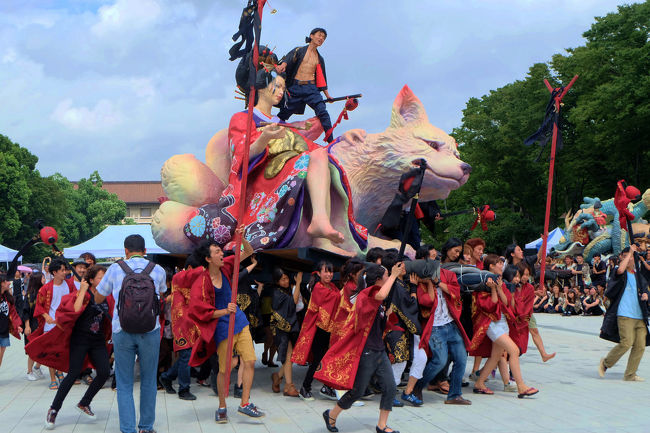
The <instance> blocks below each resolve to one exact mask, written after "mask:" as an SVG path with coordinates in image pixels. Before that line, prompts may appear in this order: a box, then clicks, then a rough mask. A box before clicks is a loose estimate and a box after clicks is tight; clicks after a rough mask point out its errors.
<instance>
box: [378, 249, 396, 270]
mask: <svg viewBox="0 0 650 433" xmlns="http://www.w3.org/2000/svg"><path fill="white" fill-rule="evenodd" d="M398 260H399V252H393V251H391V252H389V253H387V254H384V257H382V258H381V265H382V266H383V267H384V268H386V269H393V266H395V265H396V264H397V262H398ZM382 275H383V274H382Z"/></svg>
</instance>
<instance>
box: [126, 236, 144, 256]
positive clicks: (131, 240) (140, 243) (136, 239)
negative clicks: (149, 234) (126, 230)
mask: <svg viewBox="0 0 650 433" xmlns="http://www.w3.org/2000/svg"><path fill="white" fill-rule="evenodd" d="M124 248H125V249H127V250H129V251H130V252H132V253H143V252H144V250H145V247H144V238H143V237H142V236H140V235H128V236H127V237H125V238H124Z"/></svg>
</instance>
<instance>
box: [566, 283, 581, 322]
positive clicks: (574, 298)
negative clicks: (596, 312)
mask: <svg viewBox="0 0 650 433" xmlns="http://www.w3.org/2000/svg"><path fill="white" fill-rule="evenodd" d="M580 312H582V304H581V303H580V298H578V292H577V291H576V290H575V289H571V290H569V293H568V294H567V297H566V299H565V300H564V304H563V306H562V314H563V315H565V316H577V315H578V314H580Z"/></svg>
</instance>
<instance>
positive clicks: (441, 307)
mask: <svg viewBox="0 0 650 433" xmlns="http://www.w3.org/2000/svg"><path fill="white" fill-rule="evenodd" d="M436 291H437V292H438V305H436V311H435V312H434V313H433V326H442V325H446V324H447V323H449V322H453V321H454V319H452V318H451V316H450V315H449V309H448V308H447V300H446V299H445V297H444V296H443V295H442V289H441V288H440V287H437V288H436Z"/></svg>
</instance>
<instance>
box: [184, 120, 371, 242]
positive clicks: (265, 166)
mask: <svg viewBox="0 0 650 433" xmlns="http://www.w3.org/2000/svg"><path fill="white" fill-rule="evenodd" d="M253 119H254V121H255V126H256V128H257V127H259V126H260V123H261V122H279V119H278V118H277V117H273V118H269V117H267V116H266V115H264V114H263V113H262V112H260V111H258V110H255V111H254V116H253ZM246 121H247V113H246V112H245V111H244V112H240V113H237V114H235V115H234V116H233V117H232V119H231V120H230V126H229V129H228V139H229V143H230V152H231V167H230V174H229V185H228V186H227V187H226V188H225V190H224V191H223V193H222V195H221V198H220V199H219V202H218V203H216V204H207V205H204V206H202V207H200V208H199V209H197V211H196V214H195V215H194V216H193V217H192V218H191V219H190V221H189V222H188V223H187V224H186V225H185V227H184V233H185V235H186V236H187V237H188V238H189V239H191V240H192V241H193V242H199V241H200V240H202V239H214V240H215V241H217V242H219V243H221V244H224V245H225V248H226V249H230V248H231V247H232V242H231V240H232V238H233V235H234V231H235V228H236V227H237V225H240V224H244V225H245V226H246V230H245V236H246V239H247V240H248V242H249V243H250V244H251V245H252V247H253V249H255V250H259V249H267V248H284V247H287V246H289V244H290V242H291V241H292V239H293V238H294V236H295V235H296V232H297V230H298V227H299V225H300V222H301V220H302V219H303V211H304V209H305V202H306V197H305V195H308V194H307V190H306V178H307V168H308V167H309V159H310V153H311V152H312V151H314V150H316V149H319V148H320V147H321V146H319V145H317V144H315V143H314V142H312V141H310V140H309V139H307V138H305V137H303V136H302V135H300V134H298V133H297V132H296V131H295V130H294V129H292V128H286V129H287V131H286V136H285V137H284V138H282V139H275V140H271V141H270V142H269V145H268V146H267V147H266V149H264V151H263V152H262V153H260V154H259V155H251V157H250V158H249V163H248V164H249V165H248V170H249V171H248V176H249V177H248V183H247V188H246V211H245V214H244V219H243V221H240V222H239V224H237V221H236V218H237V212H238V203H239V200H240V199H241V197H240V185H241V180H242V178H241V176H242V159H243V153H244V148H245V145H246V125H247V123H246ZM256 128H253V132H252V137H251V143H252V142H254V141H255V140H256V139H257V138H258V137H259V136H260V135H261V132H260V131H259V130H257V129H256ZM329 166H330V179H331V185H332V187H331V188H330V190H331V202H332V219H334V218H335V216H337V217H339V215H336V213H337V212H341V213H344V215H341V216H340V217H342V219H343V220H344V221H345V220H347V222H348V227H346V229H345V230H343V234H344V236H346V237H347V236H352V238H353V239H354V241H355V243H356V245H357V246H358V248H359V250H365V248H366V246H367V237H368V233H367V229H366V228H365V227H363V226H361V225H360V224H357V223H356V221H355V220H354V212H353V209H352V201H351V195H350V186H349V182H348V179H347V176H346V175H345V172H344V171H343V168H342V167H341V165H340V164H339V163H338V161H337V160H336V159H335V158H334V157H333V156H332V155H331V154H330V155H329ZM340 217H339V219H341V218H340Z"/></svg>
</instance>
